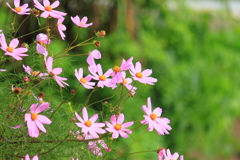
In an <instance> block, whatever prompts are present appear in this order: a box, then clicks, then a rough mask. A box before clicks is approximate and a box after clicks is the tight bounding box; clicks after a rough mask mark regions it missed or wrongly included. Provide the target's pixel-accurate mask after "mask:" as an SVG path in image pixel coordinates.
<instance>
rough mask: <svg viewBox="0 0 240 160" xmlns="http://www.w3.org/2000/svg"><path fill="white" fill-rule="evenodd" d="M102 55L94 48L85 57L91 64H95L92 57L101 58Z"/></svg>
mask: <svg viewBox="0 0 240 160" xmlns="http://www.w3.org/2000/svg"><path fill="white" fill-rule="evenodd" d="M101 58H102V55H101V53H100V52H99V51H98V50H96V49H94V50H93V51H92V52H90V53H89V55H88V57H87V63H88V64H89V65H91V66H96V64H95V61H94V59H101Z"/></svg>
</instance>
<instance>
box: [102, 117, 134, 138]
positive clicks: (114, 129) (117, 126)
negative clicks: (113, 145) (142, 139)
mask: <svg viewBox="0 0 240 160" xmlns="http://www.w3.org/2000/svg"><path fill="white" fill-rule="evenodd" d="M110 120H111V123H109V122H106V124H107V126H108V128H106V130H107V131H108V132H110V133H112V138H115V139H116V138H118V137H119V134H120V135H121V136H122V137H123V138H127V137H128V134H131V133H132V131H131V130H129V129H126V127H130V126H131V125H133V123H134V122H127V123H124V124H123V121H124V114H123V113H121V114H120V115H119V116H118V117H116V115H112V116H111V118H110ZM127 133H128V134H127Z"/></svg>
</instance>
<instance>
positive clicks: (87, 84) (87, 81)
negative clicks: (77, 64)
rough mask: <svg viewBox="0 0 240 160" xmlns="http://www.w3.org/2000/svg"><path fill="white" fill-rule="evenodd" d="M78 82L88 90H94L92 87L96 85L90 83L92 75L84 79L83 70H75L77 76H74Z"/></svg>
mask: <svg viewBox="0 0 240 160" xmlns="http://www.w3.org/2000/svg"><path fill="white" fill-rule="evenodd" d="M74 75H75V76H76V77H77V79H78V81H79V82H80V83H81V84H82V85H83V86H84V87H85V88H87V89H93V87H92V86H94V85H95V82H90V81H91V79H92V77H91V76H90V75H88V76H86V77H85V78H83V69H82V68H80V69H79V70H77V69H75V74H74Z"/></svg>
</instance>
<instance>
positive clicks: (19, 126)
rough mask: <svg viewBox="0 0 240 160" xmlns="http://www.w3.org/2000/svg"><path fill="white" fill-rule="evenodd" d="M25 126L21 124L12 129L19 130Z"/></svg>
mask: <svg viewBox="0 0 240 160" xmlns="http://www.w3.org/2000/svg"><path fill="white" fill-rule="evenodd" d="M23 125H24V124H19V125H17V126H15V127H10V128H13V129H18V128H21V127H22V126H23Z"/></svg>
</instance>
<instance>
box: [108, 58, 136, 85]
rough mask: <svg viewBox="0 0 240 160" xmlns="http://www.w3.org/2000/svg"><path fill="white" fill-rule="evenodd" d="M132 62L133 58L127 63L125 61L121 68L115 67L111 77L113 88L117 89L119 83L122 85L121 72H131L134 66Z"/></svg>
mask: <svg viewBox="0 0 240 160" xmlns="http://www.w3.org/2000/svg"><path fill="white" fill-rule="evenodd" d="M132 60H133V57H131V58H129V59H128V60H127V61H125V60H124V59H123V60H122V64H121V66H120V67H119V66H114V67H113V72H112V73H111V76H112V80H111V86H112V88H115V87H116V84H117V83H121V81H122V73H121V71H126V70H129V69H130V68H131V66H132Z"/></svg>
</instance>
